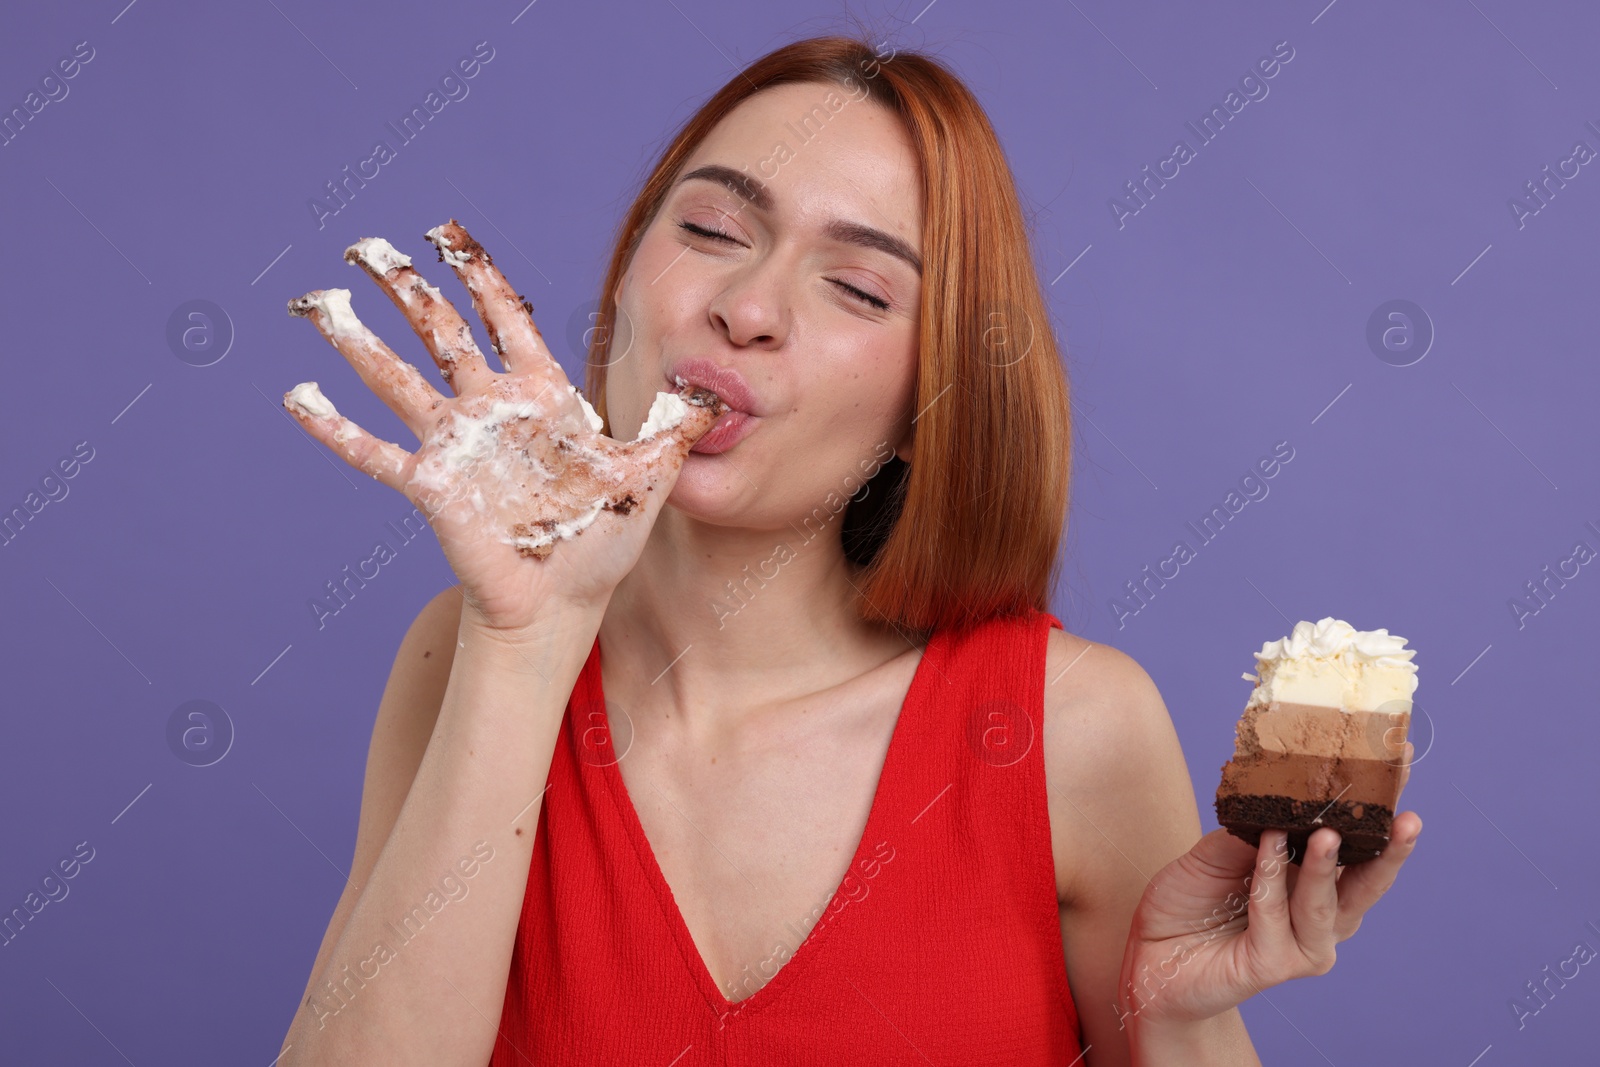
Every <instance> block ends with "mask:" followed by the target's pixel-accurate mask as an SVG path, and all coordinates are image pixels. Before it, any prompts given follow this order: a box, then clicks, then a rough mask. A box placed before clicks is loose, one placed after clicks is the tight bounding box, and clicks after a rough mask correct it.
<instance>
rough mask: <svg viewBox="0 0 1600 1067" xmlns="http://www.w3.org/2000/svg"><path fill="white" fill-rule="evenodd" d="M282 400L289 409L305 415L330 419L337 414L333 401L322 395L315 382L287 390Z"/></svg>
mask: <svg viewBox="0 0 1600 1067" xmlns="http://www.w3.org/2000/svg"><path fill="white" fill-rule="evenodd" d="M283 399H284V401H285V402H286V403H288V405H289V406H290V407H292V408H294V409H295V410H296V411H299V412H301V413H303V414H306V415H313V416H318V417H321V418H332V417H334V416H336V415H338V414H339V412H338V410H337V409H335V408H334V406H333V401H331V400H329V399H328V398H327V397H325V396H323V395H322V390H321V389H319V388H317V383H316V382H301V383H300V384H299V385H297V386H295V387H294V388H293V389H291V390H289V392H288V393H287V394H285V396H284V398H283Z"/></svg>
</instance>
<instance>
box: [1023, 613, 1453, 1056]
mask: <svg viewBox="0 0 1600 1067" xmlns="http://www.w3.org/2000/svg"><path fill="white" fill-rule="evenodd" d="M1051 640H1052V642H1053V643H1054V647H1053V648H1052V652H1051V654H1050V660H1051V662H1052V663H1054V664H1057V665H1056V666H1054V667H1053V668H1051V667H1049V666H1047V671H1049V672H1050V673H1048V674H1047V676H1046V697H1045V709H1046V716H1047V717H1046V721H1045V725H1046V730H1045V738H1046V746H1045V764H1046V776H1047V778H1048V779H1050V780H1051V781H1052V783H1053V784H1052V788H1051V790H1050V798H1051V810H1050V815H1051V821H1052V832H1053V835H1054V837H1055V851H1056V862H1057V886H1058V891H1059V892H1060V894H1061V899H1062V902H1063V903H1062V920H1061V928H1062V940H1063V944H1064V945H1065V947H1066V950H1067V971H1068V979H1069V981H1070V982H1071V984H1072V986H1073V989H1074V993H1075V996H1076V998H1077V1000H1078V1003H1079V1007H1080V1014H1081V1017H1082V1020H1083V1028H1084V1038H1085V1044H1090V1045H1093V1046H1094V1050H1093V1052H1092V1053H1091V1054H1090V1055H1089V1056H1087V1057H1086V1059H1087V1062H1088V1064H1090V1065H1092V1067H1107V1065H1117V1067H1120V1065H1123V1064H1133V1065H1137V1067H1168V1065H1182V1067H1195V1065H1199V1067H1205V1065H1211V1064H1215V1065H1228V1067H1234V1065H1239V1064H1243V1065H1246V1067H1250V1065H1257V1067H1259V1064H1260V1060H1259V1059H1258V1058H1257V1056H1256V1054H1255V1050H1254V1048H1253V1047H1252V1046H1251V1044H1250V1038H1249V1035H1247V1034H1246V1033H1245V1029H1244V1022H1243V1020H1242V1019H1241V1018H1240V1016H1239V1011H1238V1005H1239V1004H1241V1003H1243V1002H1244V1001H1245V1000H1248V999H1249V998H1250V997H1252V996H1254V995H1255V994H1257V993H1260V992H1261V991H1263V990H1265V989H1268V988H1271V987H1272V986H1276V985H1279V984H1281V983H1283V982H1287V981H1290V980H1292V979H1295V978H1306V977H1310V976H1313V975H1322V974H1327V973H1328V971H1330V970H1331V969H1332V968H1333V965H1334V959H1335V956H1336V953H1335V946H1336V945H1337V943H1338V942H1340V941H1343V940H1345V939H1346V938H1349V937H1350V936H1352V935H1353V934H1354V933H1355V932H1356V930H1357V929H1358V928H1359V927H1360V925H1361V920H1362V916H1363V915H1365V914H1366V912H1367V910H1368V909H1370V908H1371V907H1372V905H1373V904H1375V903H1377V901H1378V899H1379V898H1380V897H1382V896H1383V894H1384V893H1385V892H1387V891H1388V889H1389V888H1390V887H1391V886H1392V885H1393V884H1394V882H1395V879H1396V877H1398V875H1399V872H1400V867H1401V865H1402V864H1404V863H1405V861H1406V859H1407V858H1408V857H1409V856H1410V855H1411V852H1412V849H1413V848H1414V847H1415V844H1416V840H1417V835H1418V834H1419V833H1420V832H1421V831H1422V820H1421V819H1420V818H1419V817H1418V816H1417V813H1416V812H1413V811H1406V812H1401V813H1399V814H1397V815H1396V816H1395V819H1394V824H1393V829H1392V838H1391V840H1390V842H1389V844H1388V845H1387V846H1385V848H1384V850H1383V852H1382V853H1381V854H1380V855H1379V856H1378V857H1377V858H1375V859H1371V860H1367V861H1365V862H1363V863H1358V864H1353V865H1351V866H1349V867H1343V868H1341V867H1339V866H1337V862H1336V858H1337V855H1338V849H1339V834H1338V832H1337V831H1335V830H1333V829H1331V828H1329V827H1322V828H1319V829H1318V830H1316V831H1315V832H1314V833H1313V834H1311V836H1310V838H1309V840H1308V841H1307V843H1306V855H1305V857H1304V860H1303V862H1302V863H1300V864H1299V865H1294V864H1290V863H1289V862H1287V844H1286V835H1285V833H1284V831H1282V830H1268V831H1266V832H1264V833H1263V834H1262V835H1261V841H1260V844H1259V845H1256V846H1254V847H1252V846H1251V845H1248V844H1246V843H1245V842H1243V841H1241V840H1240V839H1238V838H1236V837H1234V836H1233V835H1232V834H1230V833H1228V832H1227V831H1226V830H1223V829H1217V830H1213V831H1211V832H1210V833H1209V834H1206V835H1204V836H1201V835H1200V832H1199V817H1198V811H1197V809H1196V806H1195V801H1194V789H1193V787H1192V785H1191V783H1190V781H1189V774H1188V769H1187V767H1186V765H1185V763H1184V759H1183V752H1182V750H1181V748H1180V747H1179V744H1178V738H1177V735H1176V732H1175V731H1174V730H1173V728H1172V719H1171V717H1170V716H1169V715H1168V714H1167V710H1166V706H1165V705H1164V704H1163V703H1162V700H1161V696H1160V694H1159V693H1158V692H1157V691H1156V687H1155V685H1154V684H1153V683H1152V682H1151V681H1150V678H1149V676H1148V675H1147V674H1145V672H1144V671H1143V670H1142V669H1141V668H1140V667H1139V665H1138V664H1137V663H1135V662H1134V661H1133V660H1132V659H1130V658H1129V657H1127V656H1126V655H1123V654H1122V653H1120V652H1116V651H1115V650H1113V649H1110V648H1107V647H1106V646H1103V645H1090V644H1088V643H1087V642H1084V641H1082V640H1081V639H1079V638H1069V637H1065V636H1063V637H1055V636H1052V638H1051ZM1067 652H1072V653H1074V654H1075V655H1080V654H1081V656H1082V662H1081V665H1080V664H1077V663H1074V662H1071V661H1068V660H1067V659H1066V657H1065V655H1064V654H1065V653H1067ZM1090 664H1093V666H1089V665H1090ZM1083 666H1089V669H1088V670H1087V671H1083V670H1082V667H1083ZM1063 671H1064V672H1065V673H1063ZM1079 672H1081V673H1079ZM1074 675H1076V677H1074ZM1069 678H1072V679H1073V680H1072V681H1071V682H1070V683H1069V684H1067V687H1066V689H1065V690H1064V691H1061V692H1054V691H1053V689H1054V687H1055V686H1057V685H1062V684H1064V683H1067V680H1068V679H1069ZM1052 679H1057V680H1055V681H1052ZM1411 758H1412V749H1411V745H1410V743H1409V742H1407V744H1406V765H1405V769H1404V770H1402V772H1401V786H1402V788H1404V783H1405V780H1406V778H1407V777H1408V776H1409V773H1410V761H1411ZM1197 839H1198V840H1197ZM1185 845H1188V846H1190V847H1188V849H1187V851H1184V848H1185ZM1118 937H1121V938H1123V939H1125V945H1124V947H1123V948H1122V950H1121V951H1118V950H1117V949H1116V948H1115V946H1114V942H1115V940H1116V939H1117V938H1118ZM1113 961H1116V962H1115V963H1114V962H1113ZM1108 1013H1109V1014H1108Z"/></svg>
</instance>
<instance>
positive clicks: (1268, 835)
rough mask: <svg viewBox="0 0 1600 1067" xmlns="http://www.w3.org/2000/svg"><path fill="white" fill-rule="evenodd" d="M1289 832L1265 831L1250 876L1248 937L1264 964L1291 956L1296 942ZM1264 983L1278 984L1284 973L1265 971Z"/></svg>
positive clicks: (1246, 929) (1262, 832)
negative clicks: (1290, 872) (1292, 910)
mask: <svg viewBox="0 0 1600 1067" xmlns="http://www.w3.org/2000/svg"><path fill="white" fill-rule="evenodd" d="M1288 841H1289V835H1288V832H1287V831H1285V830H1279V829H1267V830H1262V831H1261V841H1260V843H1259V844H1258V845H1257V846H1256V866H1255V870H1254V872H1253V873H1252V874H1251V876H1250V897H1249V906H1248V915H1249V921H1248V923H1247V925H1246V926H1245V937H1246V938H1247V939H1248V940H1249V944H1250V947H1251V950H1252V951H1251V955H1252V957H1253V958H1254V959H1256V960H1258V961H1261V962H1262V963H1264V964H1267V965H1271V964H1272V963H1274V962H1275V961H1278V960H1283V959H1286V958H1288V956H1289V955H1290V952H1289V949H1290V946H1292V945H1293V944H1294V929H1293V927H1292V926H1291V924H1290V918H1289V887H1288V877H1289V875H1288V868H1289V850H1288ZM1258 977H1259V978H1260V979H1261V981H1263V982H1271V983H1272V984H1274V985H1275V984H1277V983H1278V982H1279V981H1282V980H1283V976H1282V975H1275V974H1262V975H1258Z"/></svg>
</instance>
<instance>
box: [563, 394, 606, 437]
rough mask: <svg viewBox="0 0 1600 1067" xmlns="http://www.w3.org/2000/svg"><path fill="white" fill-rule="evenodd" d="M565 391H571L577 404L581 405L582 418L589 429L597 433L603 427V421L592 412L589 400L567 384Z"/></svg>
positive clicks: (596, 413)
mask: <svg viewBox="0 0 1600 1067" xmlns="http://www.w3.org/2000/svg"><path fill="white" fill-rule="evenodd" d="M567 389H568V390H570V391H571V393H572V395H573V396H575V397H577V398H578V403H580V404H582V405H583V417H584V419H585V420H586V421H587V422H588V423H589V429H591V430H593V431H594V432H595V433H599V432H600V427H602V426H604V425H605V420H604V419H602V418H601V417H600V415H599V413H598V412H596V411H595V410H594V407H593V405H591V404H590V403H589V398H588V397H586V396H584V395H583V394H582V393H580V392H578V387H577V386H576V385H573V384H572V383H570V382H568V383H567Z"/></svg>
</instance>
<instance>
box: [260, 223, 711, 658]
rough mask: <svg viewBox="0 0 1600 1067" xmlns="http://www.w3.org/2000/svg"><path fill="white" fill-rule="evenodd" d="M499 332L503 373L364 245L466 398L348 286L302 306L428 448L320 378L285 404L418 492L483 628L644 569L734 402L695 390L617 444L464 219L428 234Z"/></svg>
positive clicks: (409, 280)
mask: <svg viewBox="0 0 1600 1067" xmlns="http://www.w3.org/2000/svg"><path fill="white" fill-rule="evenodd" d="M427 236H428V238H429V240H431V241H433V242H434V244H435V246H436V247H437V248H438V249H439V253H440V259H441V260H444V261H447V262H449V263H450V265H451V266H452V267H453V268H454V269H455V270H456V272H457V274H458V275H459V276H460V277H461V280H462V281H463V283H464V284H465V285H466V287H467V290H468V292H469V293H471V295H472V299H473V304H474V306H475V307H476V308H477V311H478V313H479V315H480V316H481V317H482V318H483V320H484V322H485V324H486V325H487V327H488V332H489V336H490V339H491V342H492V346H493V348H494V350H495V351H496V352H498V353H499V354H500V356H501V360H502V362H503V363H504V364H505V372H504V373H497V372H495V371H493V370H491V369H490V368H489V367H488V365H487V363H486V362H485V361H484V358H483V355H482V353H481V352H480V351H479V350H478V348H477V345H476V344H475V343H474V341H473V340H472V335H471V331H470V329H468V327H467V325H466V323H465V322H464V321H463V320H462V319H461V316H460V315H459V314H458V313H457V312H456V311H455V309H454V308H453V307H452V306H451V305H450V303H449V302H448V301H446V300H445V299H444V298H443V296H442V295H441V294H440V293H439V290H437V289H435V288H434V287H433V286H431V285H429V284H428V283H427V281H426V280H424V279H423V278H422V276H421V275H420V274H418V273H417V272H416V270H415V269H413V268H412V266H411V262H410V259H409V258H408V257H406V256H404V255H403V254H401V253H399V252H398V251H397V250H395V249H394V248H393V246H391V245H389V243H388V242H387V241H383V240H382V239H380V238H366V239H364V240H362V241H360V242H357V243H356V244H355V245H353V246H351V248H350V249H349V250H347V251H346V253H345V258H346V259H348V260H350V261H351V262H352V263H359V264H360V265H361V266H362V267H364V268H365V269H366V270H367V272H368V274H370V275H371V276H372V277H373V279H374V280H375V281H376V282H377V283H378V285H379V286H380V287H381V288H382V289H383V290H384V291H385V292H386V293H388V295H389V296H390V298H391V299H392V300H393V301H394V302H395V304H396V305H397V306H399V308H400V309H401V311H402V312H403V313H404V314H405V315H406V317H407V319H408V320H409V321H410V322H411V325H412V327H413V328H414V329H415V330H416V331H417V333H418V335H419V336H420V337H421V338H422V340H423V342H424V344H425V345H426V346H427V348H428V350H429V352H430V353H431V354H432V355H433V357H434V360H435V362H436V363H437V364H438V366H439V369H440V372H441V375H442V376H443V377H444V379H445V380H446V381H447V382H449V383H450V384H451V385H452V386H453V387H454V389H455V391H456V393H457V395H456V396H455V397H452V398H446V397H444V396H442V395H441V394H439V393H438V392H437V391H435V390H434V389H433V388H432V386H431V385H429V384H428V383H427V382H426V381H425V380H424V379H423V378H422V376H421V374H420V373H419V372H418V371H417V370H416V368H415V367H413V366H412V365H411V364H409V363H406V362H405V361H403V360H401V359H400V358H399V357H398V356H397V355H395V353H394V352H393V351H391V350H390V349H389V348H388V346H387V345H385V344H384V343H383V342H382V341H381V340H380V339H379V338H378V337H377V336H376V335H375V334H373V333H372V331H370V330H368V329H367V328H366V327H365V326H364V325H363V324H362V323H361V322H360V320H359V319H357V318H356V317H355V315H354V313H353V311H352V310H351V308H350V294H349V291H348V290H342V289H328V290H316V291H313V292H311V293H307V294H306V295H305V296H302V297H299V298H297V299H295V300H293V301H290V304H289V310H290V313H291V314H295V315H300V316H303V317H306V318H309V319H311V321H312V322H313V323H314V324H315V325H316V326H317V328H318V330H319V331H321V332H322V334H323V335H324V337H326V338H327V339H328V341H329V342H330V343H331V344H333V346H334V347H335V348H337V349H338V350H339V351H340V353H341V354H342V355H344V356H345V358H346V359H347V360H349V362H350V363H351V365H352V366H354V367H355V368H356V371H357V372H358V373H359V374H360V375H361V377H362V380H363V381H365V382H366V383H367V385H368V386H369V387H371V388H372V389H373V391H374V392H375V393H377V394H378V396H379V397H380V398H381V399H382V400H383V401H384V402H385V403H386V404H387V405H388V406H389V407H390V408H391V409H392V410H394V412H395V413H396V414H397V415H399V416H400V417H401V419H402V420H404V421H405V423H406V425H407V426H408V427H410V428H411V430H412V431H413V432H414V433H415V434H416V435H417V437H418V440H419V445H418V447H417V449H416V451H415V452H406V451H405V450H404V449H402V448H400V447H399V446H398V445H395V444H393V443H391V442H388V441H384V440H381V439H379V438H376V437H374V436H372V435H371V434H368V433H367V432H366V431H365V430H363V429H361V428H360V427H359V426H357V425H356V424H354V423H353V422H351V421H350V420H348V419H346V418H345V417H344V416H342V415H340V414H339V413H338V412H337V410H335V409H334V407H333V405H332V404H331V403H329V402H328V401H327V399H326V398H325V397H323V396H322V394H321V393H320V391H318V389H317V386H316V383H314V382H308V383H303V384H302V385H300V386H297V387H296V388H295V389H294V390H291V391H290V392H289V393H288V394H286V395H285V400H284V404H285V407H287V408H288V409H289V410H290V412H291V413H293V414H294V415H295V417H296V418H297V419H299V421H300V422H301V424H302V425H303V426H304V427H305V429H306V431H307V432H308V433H310V434H311V435H312V436H314V437H316V438H317V439H318V440H320V441H322V442H323V443H324V444H326V445H328V446H329V447H330V448H332V449H333V450H334V451H335V452H338V453H339V454H340V455H341V456H342V457H343V458H344V459H345V460H346V462H348V463H350V464H351V465H352V466H354V467H356V468H358V469H360V470H363V471H365V472H366V473H368V474H370V475H371V476H372V477H374V478H376V479H377V480H378V481H381V482H383V483H384V484H385V485H388V486H390V487H391V488H394V489H396V490H398V491H400V492H401V493H403V494H404V495H405V496H406V497H407V498H408V499H410V500H411V501H412V502H413V503H414V504H416V505H417V507H419V508H420V509H421V510H422V511H423V513H424V514H425V515H426V516H427V517H428V520H429V522H430V524H432V526H433V528H434V532H435V533H436V534H437V535H438V538H439V543H440V545H441V547H442V548H443V549H444V552H445V556H446V558H447V559H448V560H449V562H450V565H451V567H452V568H453V569H454V570H455V573H456V575H457V577H458V578H459V579H460V581H461V590H462V595H463V597H464V598H465V600H466V603H467V605H468V606H469V607H470V608H471V609H472V610H473V611H475V612H476V613H477V615H478V616H479V617H480V618H481V621H482V622H484V623H485V624H487V625H489V626H491V627H493V628H496V629H506V630H517V629H521V628H525V627H527V626H529V625H531V624H532V623H533V621H534V619H535V616H536V613H537V611H538V609H539V605H540V604H542V603H544V602H546V600H547V598H548V597H549V596H551V595H555V596H558V597H561V598H563V599H565V600H568V601H571V602H584V603H592V602H594V601H597V600H602V599H604V598H605V597H606V596H609V594H610V591H611V590H612V589H614V588H615V587H616V584H617V583H618V582H619V581H620V580H621V579H622V577H623V576H624V575H626V574H627V572H628V571H629V570H630V569H631V568H632V567H633V565H634V563H635V562H636V561H637V560H638V557H639V554H640V552H641V551H642V550H643V547H644V542H645V539H646V538H647V537H648V535H649V531H650V528H651V526H652V525H653V524H654V522H655V518H656V516H657V515H658V514H659V512H660V509H661V507H662V506H663V505H664V503H665V500H666V497H667V495H668V493H670V492H671V489H672V485H673V484H674V483H675V482H676V480H677V475H678V472H679V470H680V469H681V467H682V464H683V461H684V458H685V457H686V456H687V454H688V451H689V449H690V447H691V446H692V445H693V444H694V442H695V441H696V440H698V439H699V438H700V437H701V436H702V435H703V434H704V433H705V432H706V431H707V430H708V429H709V428H710V427H711V424H712V423H713V422H714V421H715V420H716V418H717V417H718V415H720V414H721V413H722V412H724V411H726V410H727V406H726V405H725V404H723V403H722V402H721V401H720V400H718V398H717V397H715V396H714V395H712V394H711V393H709V392H706V391H705V390H701V389H693V388H685V389H684V390H682V391H681V392H680V394H678V395H674V394H670V393H659V394H657V397H656V403H655V405H654V406H653V407H652V409H651V414H650V417H649V419H648V420H647V421H646V423H645V425H644V426H643V427H641V433H640V436H639V438H638V439H636V440H634V441H629V442H620V441H616V440H614V439H612V438H610V437H607V436H605V435H604V434H602V433H600V432H599V429H600V419H599V417H598V416H597V415H595V413H594V411H593V409H591V408H590V407H589V406H588V403H587V402H586V401H585V400H584V399H583V398H582V397H581V396H580V395H579V394H578V393H577V391H576V390H575V389H574V388H573V387H572V385H571V383H570V382H569V381H568V380H567V377H566V374H565V373H564V372H563V371H562V369H561V366H560V365H559V364H558V363H557V362H556V361H555V359H554V358H553V357H552V356H551V354H550V352H549V349H548V348H546V347H545V345H544V341H543V338H542V337H541V336H540V334H539V331H538V328H537V327H536V326H535V325H534V324H533V319H532V315H531V308H530V307H529V305H528V304H527V303H526V302H525V301H523V300H522V298H521V297H519V296H517V295H516V293H515V292H514V291H513V290H512V289H511V287H510V285H509V284H508V283H507V282H506V280H505V278H504V277H503V276H502V275H501V274H500V272H499V270H498V269H497V268H495V267H494V265H493V261H492V260H491V259H490V257H489V255H488V253H487V252H486V251H484V250H483V248H482V246H481V245H479V244H478V243H477V242H476V241H474V240H473V239H472V238H471V237H470V236H469V235H468V234H467V232H466V231H465V230H464V229H462V228H461V227H460V226H459V225H457V224H456V223H454V222H453V221H452V222H450V223H448V224H446V225H444V226H440V227H436V228H435V229H433V230H430V231H429V232H428V235H427Z"/></svg>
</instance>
